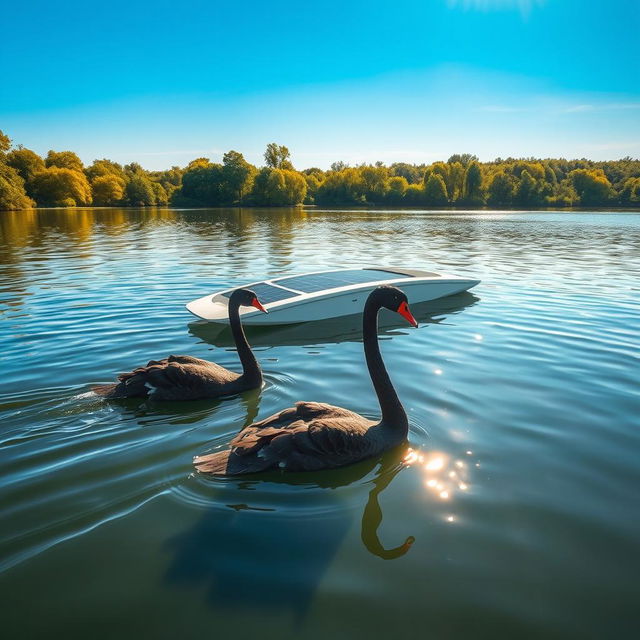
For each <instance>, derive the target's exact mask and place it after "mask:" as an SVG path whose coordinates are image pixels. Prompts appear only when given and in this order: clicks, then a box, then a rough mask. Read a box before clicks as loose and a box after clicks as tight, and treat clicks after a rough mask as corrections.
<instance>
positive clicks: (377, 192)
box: [360, 165, 388, 204]
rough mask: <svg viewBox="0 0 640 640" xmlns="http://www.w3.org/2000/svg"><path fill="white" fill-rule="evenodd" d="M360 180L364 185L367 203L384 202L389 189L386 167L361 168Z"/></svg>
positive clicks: (366, 166) (368, 166)
mask: <svg viewBox="0 0 640 640" xmlns="http://www.w3.org/2000/svg"><path fill="white" fill-rule="evenodd" d="M360 179H361V180H362V183H363V185H364V195H365V198H366V199H367V202H374V203H377V204H379V203H380V202H382V201H383V200H384V197H385V195H386V193H387V189H388V184H387V180H388V173H387V170H386V168H385V167H381V166H372V165H365V166H363V167H360Z"/></svg>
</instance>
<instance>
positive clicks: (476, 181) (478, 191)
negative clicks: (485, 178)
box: [464, 160, 482, 204]
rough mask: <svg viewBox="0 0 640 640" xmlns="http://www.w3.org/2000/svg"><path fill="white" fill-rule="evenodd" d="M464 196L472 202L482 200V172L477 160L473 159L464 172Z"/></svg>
mask: <svg viewBox="0 0 640 640" xmlns="http://www.w3.org/2000/svg"><path fill="white" fill-rule="evenodd" d="M464 198H465V200H466V201H467V202H469V203H470V204H480V203H481V201H482V172H481V171H480V165H479V164H478V162H477V161H475V160H473V161H472V162H471V163H470V164H469V165H468V166H467V169H466V171H465V173H464Z"/></svg>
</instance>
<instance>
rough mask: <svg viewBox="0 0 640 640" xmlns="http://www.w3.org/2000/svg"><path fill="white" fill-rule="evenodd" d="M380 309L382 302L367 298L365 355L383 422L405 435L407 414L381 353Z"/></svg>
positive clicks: (363, 322) (364, 338)
mask: <svg viewBox="0 0 640 640" xmlns="http://www.w3.org/2000/svg"><path fill="white" fill-rule="evenodd" d="M379 310H380V304H378V303H377V302H375V301H372V300H371V299H369V300H367V303H366V305H365V307H364V314H363V321H362V335H363V342H364V355H365V358H366V360H367V368H368V369H369V375H370V376H371V382H373V388H374V389H375V391H376V395H377V396H378V402H379V403H380V410H381V411H382V422H383V423H384V424H385V425H387V426H389V427H392V428H393V430H394V431H396V430H397V431H399V432H400V431H403V432H404V435H406V434H407V432H408V430H409V421H408V420H407V414H406V413H405V410H404V407H403V406H402V404H401V403H400V400H399V399H398V394H397V393H396V390H395V389H394V388H393V385H392V384H391V379H390V378H389V374H388V373H387V369H386V367H385V366H384V362H383V360H382V355H381V354H380V345H379V344H378V311H379Z"/></svg>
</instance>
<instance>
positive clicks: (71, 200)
mask: <svg viewBox="0 0 640 640" xmlns="http://www.w3.org/2000/svg"><path fill="white" fill-rule="evenodd" d="M32 185H33V193H34V195H35V199H36V202H37V203H38V204H39V205H50V206H54V207H75V206H76V205H87V204H91V187H90V186H89V182H88V181H87V177H86V176H85V175H84V173H82V172H80V171H73V170H72V169H65V168H62V167H57V166H51V167H49V168H47V169H45V170H44V171H41V172H40V173H38V174H36V175H35V176H34V178H33V181H32Z"/></svg>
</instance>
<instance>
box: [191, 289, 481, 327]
mask: <svg viewBox="0 0 640 640" xmlns="http://www.w3.org/2000/svg"><path fill="white" fill-rule="evenodd" d="M479 282H480V281H479V280H471V279H466V278H458V277H438V278H415V279H414V278H411V279H402V280H401V281H397V282H389V283H387V284H393V285H394V286H397V287H399V288H401V289H402V290H403V291H404V292H405V293H406V294H407V297H408V299H409V304H411V303H419V302H427V301H429V300H437V299H438V298H444V297H446V296H451V295H454V294H456V293H460V292H462V291H467V290H468V289H470V288H472V287H474V286H476V285H477V284H478V283H479ZM376 286H377V283H376V284H374V285H371V286H369V285H364V286H359V287H357V288H351V289H349V290H346V291H345V290H341V291H335V292H331V291H330V292H327V293H324V294H322V295H303V296H298V297H296V298H292V299H291V300H290V301H285V302H283V303H275V304H272V305H267V309H268V311H269V313H261V312H260V311H254V310H253V309H251V310H249V308H246V311H245V310H244V309H243V312H242V313H241V315H242V322H243V324H245V325H278V324H294V323H299V322H310V321H316V320H328V319H330V318H337V317H340V316H347V315H352V314H355V313H361V312H362V311H363V309H364V304H365V302H366V300H367V297H368V296H369V294H370V293H371V291H372V290H373V289H375V287H376ZM187 309H188V310H189V311H190V312H191V313H193V314H194V315H196V316H198V317H199V318H202V319H203V320H207V321H209V322H215V323H220V324H228V322H229V319H228V316H227V313H226V305H225V302H223V301H221V300H220V299H219V297H218V296H213V297H212V296H211V295H209V296H204V297H203V298H199V299H197V300H194V301H192V302H190V303H189V304H187Z"/></svg>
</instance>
